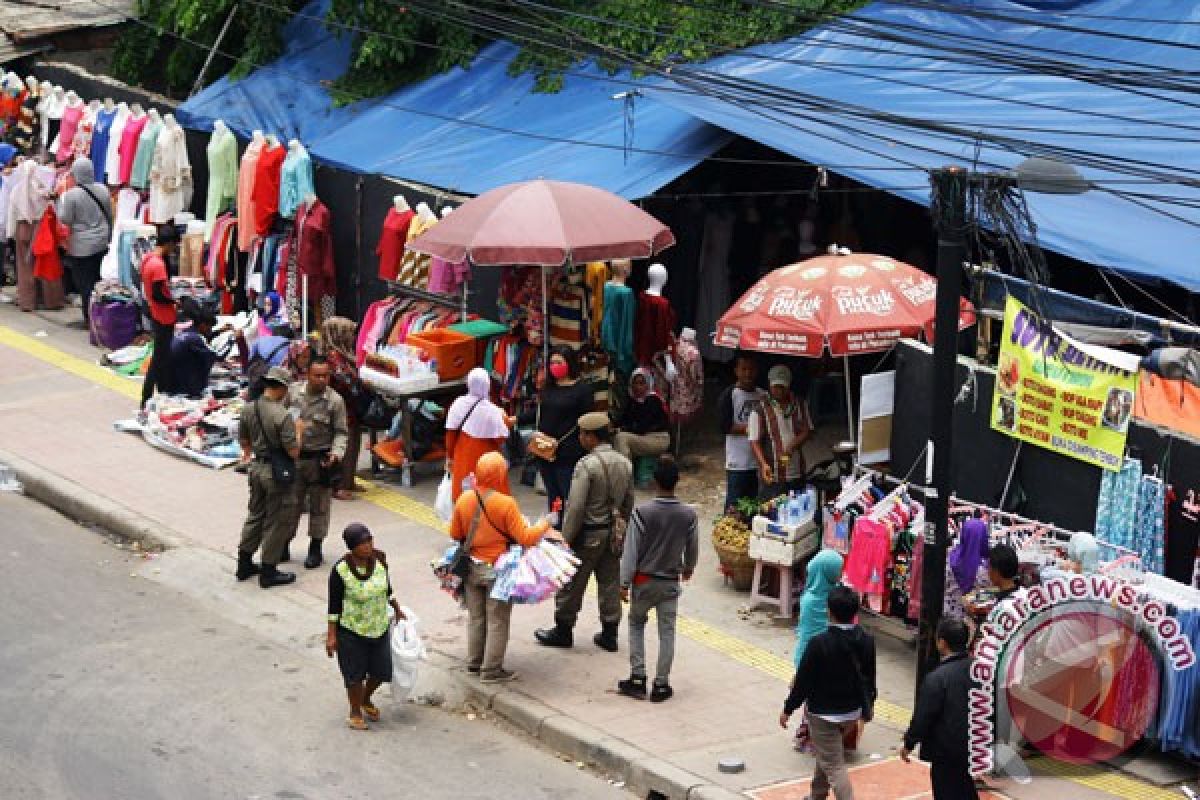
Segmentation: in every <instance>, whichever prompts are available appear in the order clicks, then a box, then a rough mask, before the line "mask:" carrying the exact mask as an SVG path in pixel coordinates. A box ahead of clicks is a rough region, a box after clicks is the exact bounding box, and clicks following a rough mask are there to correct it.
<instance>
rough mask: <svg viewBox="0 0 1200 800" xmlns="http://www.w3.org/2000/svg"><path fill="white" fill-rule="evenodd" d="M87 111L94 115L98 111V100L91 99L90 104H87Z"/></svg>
mask: <svg viewBox="0 0 1200 800" xmlns="http://www.w3.org/2000/svg"><path fill="white" fill-rule="evenodd" d="M88 110H89V111H91V112H92V113H93V114H95V113H96V112H97V111H99V110H100V101H99V100H98V99H95V98H93V99H92V101H91V102H90V103H88Z"/></svg>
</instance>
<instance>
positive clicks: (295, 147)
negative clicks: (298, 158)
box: [288, 139, 300, 152]
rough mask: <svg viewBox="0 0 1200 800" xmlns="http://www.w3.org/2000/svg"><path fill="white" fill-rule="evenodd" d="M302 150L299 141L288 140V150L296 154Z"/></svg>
mask: <svg viewBox="0 0 1200 800" xmlns="http://www.w3.org/2000/svg"><path fill="white" fill-rule="evenodd" d="M299 149H300V140H299V139H288V150H291V151H292V152H295V151H297V150H299Z"/></svg>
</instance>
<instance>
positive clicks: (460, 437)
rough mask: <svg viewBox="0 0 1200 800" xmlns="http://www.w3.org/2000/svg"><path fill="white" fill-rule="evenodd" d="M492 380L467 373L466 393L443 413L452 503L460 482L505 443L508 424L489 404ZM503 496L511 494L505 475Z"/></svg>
mask: <svg viewBox="0 0 1200 800" xmlns="http://www.w3.org/2000/svg"><path fill="white" fill-rule="evenodd" d="M491 390H492V379H491V378H490V377H488V374H487V371H486V370H483V369H480V368H479V367H476V368H475V369H473V370H471V371H470V372H469V373H467V393H466V394H465V395H463V396H462V397H460V398H458V399H457V400H455V401H454V402H453V403H451V405H450V410H449V411H448V412H446V467H447V468H448V469H449V470H450V479H451V483H452V485H453V487H454V499H455V500H457V499H458V496H459V495H460V494H462V492H463V485H462V482H463V478H465V477H467V476H468V475H470V474H471V473H473V472H474V471H475V465H476V463H478V462H479V459H480V457H481V456H482V455H483V454H484V453H499V452H501V450H502V448H503V447H504V443H505V442H506V441H508V432H509V420H508V416H507V415H506V414H505V413H504V411H503V410H502V409H501V408H500V407H499V406H497V405H496V404H495V403H493V402H492V401H491V398H490V397H489V395H490V394H491ZM500 491H502V492H504V494H512V492H511V491H510V490H509V487H508V476H507V474H506V475H505V478H504V486H503V488H501V489H500Z"/></svg>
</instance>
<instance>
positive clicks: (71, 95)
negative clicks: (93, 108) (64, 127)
mask: <svg viewBox="0 0 1200 800" xmlns="http://www.w3.org/2000/svg"><path fill="white" fill-rule="evenodd" d="M81 105H83V100H82V99H81V98H80V97H79V95H77V94H75V90H74V89H72V90H71V91H69V92H67V96H66V102H65V104H64V106H71V107H75V106H81Z"/></svg>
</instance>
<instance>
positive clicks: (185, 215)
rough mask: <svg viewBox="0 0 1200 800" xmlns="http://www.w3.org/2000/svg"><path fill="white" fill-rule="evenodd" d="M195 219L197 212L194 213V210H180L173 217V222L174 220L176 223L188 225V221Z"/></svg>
mask: <svg viewBox="0 0 1200 800" xmlns="http://www.w3.org/2000/svg"><path fill="white" fill-rule="evenodd" d="M194 219H196V215H195V214H193V213H192V212H190V211H180V212H179V213H178V214H176V215H175V216H174V217H173V218H172V221H173V222H174V223H175V224H176V225H187V224H188V223H190V222H192V221H193V220H194Z"/></svg>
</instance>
